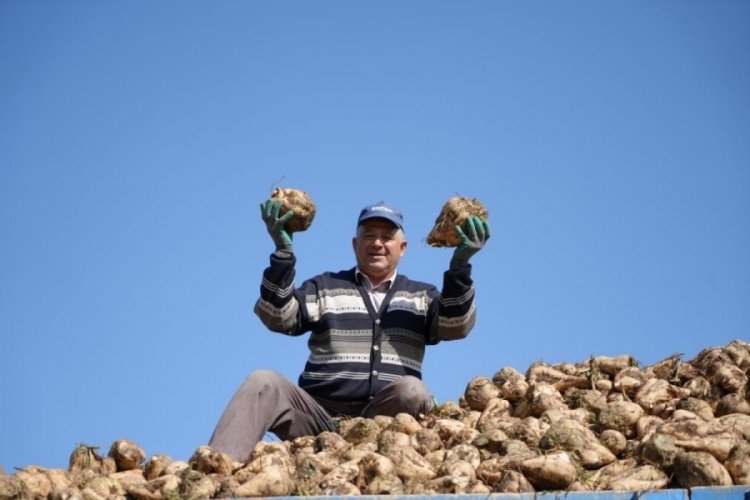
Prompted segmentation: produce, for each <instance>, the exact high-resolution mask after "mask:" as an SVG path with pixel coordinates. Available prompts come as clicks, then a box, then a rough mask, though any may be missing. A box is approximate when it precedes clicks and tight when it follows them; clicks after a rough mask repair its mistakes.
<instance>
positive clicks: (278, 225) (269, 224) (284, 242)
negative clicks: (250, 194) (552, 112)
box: [260, 199, 294, 254]
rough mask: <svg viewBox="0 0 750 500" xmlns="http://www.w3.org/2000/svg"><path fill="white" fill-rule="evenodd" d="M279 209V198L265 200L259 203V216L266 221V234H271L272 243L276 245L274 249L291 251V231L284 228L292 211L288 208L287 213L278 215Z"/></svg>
mask: <svg viewBox="0 0 750 500" xmlns="http://www.w3.org/2000/svg"><path fill="white" fill-rule="evenodd" d="M280 211H281V201H280V200H272V199H269V200H266V202H265V203H261V204H260V216H261V217H262V218H263V222H265V223H266V229H267V230H268V234H270V235H271V238H272V239H273V242H274V244H275V245H276V251H280V252H285V253H286V252H288V253H290V254H291V253H292V233H290V232H288V231H287V230H286V227H285V225H286V223H287V221H288V220H289V219H291V218H292V216H293V215H294V212H293V211H292V210H289V211H288V212H287V213H285V214H284V215H282V216H281V217H279V212H280Z"/></svg>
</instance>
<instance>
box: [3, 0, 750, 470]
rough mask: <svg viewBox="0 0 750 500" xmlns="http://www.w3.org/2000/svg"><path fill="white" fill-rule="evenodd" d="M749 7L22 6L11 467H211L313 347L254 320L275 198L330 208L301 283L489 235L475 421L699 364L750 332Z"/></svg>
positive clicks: (7, 247) (8, 253) (17, 20)
mask: <svg viewBox="0 0 750 500" xmlns="http://www.w3.org/2000/svg"><path fill="white" fill-rule="evenodd" d="M749 28H750V4H749V3H747V2H744V1H732V0H728V1H722V2H697V1H670V0H665V1H659V2H653V1H628V2H596V1H576V2H564V3H561V2H548V1H540V2H507V1H492V2H490V1H476V2H441V1H438V2H427V1H412V2H390V1H386V2H338V1H337V2H267V1H258V2H211V3H208V2H190V1H188V2H179V3H167V2H158V3H153V2H80V1H79V2H76V1H73V2H47V1H40V2H24V1H20V0H17V1H10V0H9V1H4V2H0V68H2V71H0V116H2V119H0V235H1V237H2V244H0V339H1V340H0V376H1V377H2V382H3V385H2V410H0V465H2V466H3V467H4V469H5V470H6V471H11V470H12V469H13V467H17V466H18V467H20V466H25V465H29V464H32V463H33V464H39V465H44V466H50V467H64V466H66V465H67V460H68V455H69V454H70V452H71V451H72V450H73V448H74V447H75V445H76V444H77V443H81V442H83V443H87V444H91V445H98V446H100V447H101V448H102V451H103V452H106V451H107V449H108V447H109V445H110V444H111V443H112V441H114V440H116V439H119V438H129V439H132V440H134V441H136V442H138V443H139V444H140V445H141V446H143V447H144V448H145V450H146V452H147V454H148V455H153V454H157V453H163V454H168V455H171V456H172V457H173V458H177V459H187V458H189V456H190V455H191V454H192V452H193V450H195V449H196V448H197V447H198V446H200V445H202V444H205V443H206V442H207V440H208V438H209V436H210V433H211V431H212V430H213V427H214V425H215V423H216V421H217V420H218V418H219V416H220V414H221V412H222V410H223V409H224V406H225V404H226V403H227V401H228V400H229V398H230V397H231V395H232V393H233V392H234V390H235V389H236V388H237V386H238V385H239V384H240V383H241V382H242V380H243V379H244V378H245V377H246V376H247V375H248V374H249V373H251V372H252V371H254V370H257V369H261V368H271V369H275V370H277V371H279V372H281V373H283V374H284V375H286V376H287V377H288V378H290V379H292V380H296V377H297V375H298V373H299V371H300V370H301V369H302V366H303V365H304V361H305V358H306V344H305V340H304V338H287V337H283V336H280V335H277V334H272V333H270V332H268V331H266V330H265V328H264V327H263V326H262V325H261V324H260V322H259V321H258V319H257V318H256V317H255V316H254V315H253V313H252V306H253V304H254V302H255V299H256V297H257V295H258V290H259V286H260V277H261V273H262V270H263V268H264V267H265V266H266V264H267V262H268V255H269V254H270V252H271V251H272V249H273V246H272V243H271V241H270V239H269V238H268V235H267V234H266V232H265V227H264V226H263V225H262V222H261V220H260V217H259V210H258V205H259V203H260V202H262V201H263V200H265V199H266V197H267V196H268V195H269V194H270V192H271V190H272V188H273V187H274V186H278V185H280V186H287V187H296V188H300V189H304V190H306V191H308V192H309V193H310V194H311V196H312V197H313V199H314V200H315V202H316V203H317V206H318V214H317V216H316V219H315V221H314V223H313V226H312V227H311V228H310V229H309V231H307V232H305V233H300V234H297V235H296V236H295V250H296V253H297V255H298V269H297V272H298V274H297V276H298V283H299V282H301V280H302V279H304V278H306V277H309V276H312V275H314V274H317V273H319V272H322V271H326V270H340V269H346V268H349V267H351V266H352V265H353V263H354V257H353V252H352V249H351V237H352V236H353V233H354V229H355V219H356V215H357V213H358V211H359V210H360V208H361V207H362V206H364V205H366V204H369V203H373V202H377V201H380V200H386V201H388V202H390V203H392V204H394V205H396V206H398V207H400V208H401V210H402V211H403V212H404V214H405V219H406V233H407V237H408V239H409V241H410V246H409V249H408V251H407V254H406V257H405V258H404V259H403V260H402V265H401V268H400V272H402V273H404V274H406V275H408V276H410V277H412V278H415V279H419V280H423V281H430V282H433V283H438V284H439V283H440V281H441V279H442V278H441V277H442V272H443V271H444V270H445V269H446V267H447V264H448V260H449V258H450V250H446V249H436V248H429V247H427V246H426V245H425V243H424V238H425V237H426V235H427V233H428V232H429V230H430V228H431V227H432V223H433V222H434V220H435V217H436V216H437V215H438V212H439V210H440V207H441V206H442V204H443V203H444V202H445V201H446V200H447V199H448V198H450V197H451V196H454V195H456V194H460V195H463V196H471V197H476V198H478V199H480V200H481V201H482V202H483V203H484V204H485V205H486V206H487V208H488V209H489V212H490V224H491V226H492V238H491V240H490V241H489V243H488V245H487V247H486V248H485V249H484V250H483V251H482V252H480V253H479V254H478V255H477V256H476V257H475V258H474V259H473V262H474V278H475V283H476V286H477V303H478V309H479V317H478V323H477V326H476V328H475V330H474V331H473V332H472V334H471V335H470V337H469V338H467V339H466V340H463V341H460V342H453V343H444V344H441V345H439V346H436V347H434V348H431V349H429V350H428V353H427V357H426V361H425V366H424V378H425V381H426V382H427V383H428V385H429V386H430V388H431V389H432V391H433V393H434V394H435V397H436V398H437V399H438V401H441V402H442V401H446V400H454V401H455V400H457V399H458V398H459V396H460V395H461V393H462V392H463V390H464V388H465V385H466V383H467V382H468V381H469V380H470V379H471V378H472V377H473V376H476V375H486V376H492V374H494V373H495V372H496V371H497V370H499V369H500V368H502V367H504V366H513V367H515V368H516V369H518V370H521V371H524V370H525V369H526V368H527V367H528V366H529V364H530V363H532V362H534V361H537V360H546V361H549V362H561V361H570V362H577V361H583V360H585V359H586V358H588V357H589V356H590V355H592V354H594V355H599V354H605V355H617V354H625V353H627V354H632V355H633V356H635V357H636V358H637V359H638V360H639V361H640V362H641V363H643V364H650V363H653V362H655V361H658V360H661V359H663V358H665V357H667V356H670V355H672V354H674V353H682V354H683V355H684V357H685V359H689V358H690V357H692V356H694V355H695V354H697V353H698V352H699V351H700V350H701V349H702V348H704V347H708V346H714V345H724V344H726V343H727V342H729V341H730V340H732V339H734V338H744V339H745V340H747V339H748V335H749V332H750V307H748V306H749V305H750V259H748V256H749V255H750V140H748V131H749V130H750V64H749V61H750V29H749Z"/></svg>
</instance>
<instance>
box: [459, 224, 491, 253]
mask: <svg viewBox="0 0 750 500" xmlns="http://www.w3.org/2000/svg"><path fill="white" fill-rule="evenodd" d="M456 233H457V234H458V237H459V238H461V244H460V245H459V246H458V247H456V250H455V251H454V252H453V259H454V260H457V261H463V262H468V261H469V259H470V258H471V257H472V255H474V254H475V253H477V252H478V251H480V250H481V249H482V247H484V244H485V243H486V242H487V240H488V239H489V238H490V225H489V223H488V222H487V221H486V220H484V219H482V218H481V217H477V216H470V217H468V218H467V219H466V231H464V230H463V229H461V226H456Z"/></svg>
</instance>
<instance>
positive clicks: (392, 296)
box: [255, 254, 476, 402]
mask: <svg viewBox="0 0 750 500" xmlns="http://www.w3.org/2000/svg"><path fill="white" fill-rule="evenodd" d="M295 262H296V258H295V257H294V255H291V256H289V257H281V256H278V255H276V254H272V255H271V264H270V266H269V267H267V268H266V269H265V271H264V272H263V282H262V284H261V287H260V298H259V299H258V301H257V302H256V304H255V313H256V314H257V315H258V317H259V318H260V320H261V321H262V322H263V324H265V325H266V326H267V327H268V328H269V329H270V330H272V331H275V332H279V333H284V334H287V335H293V336H296V335H301V334H303V333H305V332H308V331H311V332H312V334H311V335H310V337H309V340H308V347H309V349H310V356H309V358H308V360H307V363H306V365H305V369H304V372H303V373H302V374H301V375H300V378H299V386H300V387H302V388H303V389H305V390H306V391H307V392H309V393H310V394H312V395H314V396H320V397H323V398H326V399H330V400H335V401H356V402H364V401H367V400H368V399H370V398H371V397H372V396H373V395H374V394H375V393H377V392H378V391H379V390H380V389H382V388H383V387H385V386H386V385H388V384H389V383H390V382H393V381H394V380H397V379H398V378H400V377H402V376H404V375H413V376H416V377H419V378H421V376H422V374H421V371H422V359H423V358H424V351H425V346H426V345H432V344H437V343H438V342H440V341H441V340H455V339H461V338H464V337H466V335H468V333H469V331H470V330H471V328H472V327H473V326H474V322H475V317H476V309H475V305H474V285H473V282H472V280H471V265H470V264H465V265H463V266H455V267H454V266H452V267H454V268H452V269H450V270H448V271H446V272H445V274H444V276H443V290H442V293H440V292H438V290H437V288H436V287H435V286H434V285H430V284H428V283H421V282H419V281H412V280H410V279H409V278H407V277H406V276H404V275H402V274H400V273H399V274H397V275H396V279H395V281H394V283H392V285H391V288H390V289H389V291H388V293H387V294H386V296H385V298H384V299H383V303H382V304H381V307H380V310H379V311H376V310H374V308H373V305H372V303H371V301H370V299H369V296H368V294H367V291H366V290H365V288H364V286H363V285H362V283H361V282H360V281H359V278H358V277H357V276H356V274H355V269H354V268H352V269H350V270H348V271H340V272H337V273H324V274H321V275H319V276H316V277H314V278H311V279H309V280H307V281H305V282H304V283H303V284H302V286H301V287H299V288H296V289H295V286H294V276H295V270H294V265H295Z"/></svg>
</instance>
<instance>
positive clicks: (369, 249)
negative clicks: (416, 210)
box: [352, 218, 407, 284]
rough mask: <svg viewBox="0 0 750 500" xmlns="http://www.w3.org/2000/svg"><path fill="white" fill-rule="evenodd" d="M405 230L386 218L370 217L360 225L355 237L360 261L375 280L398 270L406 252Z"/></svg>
mask: <svg viewBox="0 0 750 500" xmlns="http://www.w3.org/2000/svg"><path fill="white" fill-rule="evenodd" d="M406 244H407V243H406V239H405V238H404V233H403V231H401V230H399V228H398V227H396V226H395V225H394V224H393V223H391V222H390V221H387V220H385V219H377V218H376V219H368V220H366V221H364V222H363V223H362V224H360V226H359V227H358V228H357V235H356V236H355V237H354V238H353V239H352V246H353V247H354V254H355V255H356V257H357V265H358V266H359V269H360V271H362V272H363V273H364V274H365V276H367V277H368V278H370V281H372V282H374V284H377V283H379V282H380V281H382V280H384V279H385V278H387V277H388V276H390V275H391V274H392V273H393V271H395V270H396V266H398V262H399V261H400V260H401V257H403V255H404V253H405V252H406Z"/></svg>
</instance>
